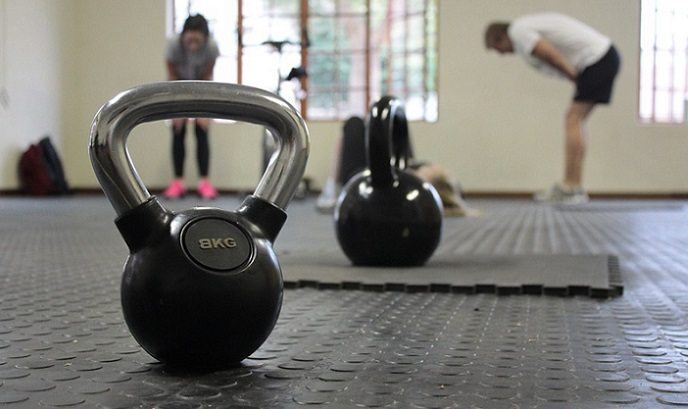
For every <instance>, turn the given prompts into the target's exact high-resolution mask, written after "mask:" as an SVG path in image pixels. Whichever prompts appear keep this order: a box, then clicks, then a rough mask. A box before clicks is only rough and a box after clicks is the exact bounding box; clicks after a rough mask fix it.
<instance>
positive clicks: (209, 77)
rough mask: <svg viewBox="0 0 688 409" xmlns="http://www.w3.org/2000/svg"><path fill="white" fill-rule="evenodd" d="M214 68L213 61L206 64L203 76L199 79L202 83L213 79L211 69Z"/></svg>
mask: <svg viewBox="0 0 688 409" xmlns="http://www.w3.org/2000/svg"><path fill="white" fill-rule="evenodd" d="M214 68H215V60H212V61H210V62H208V64H206V65H205V68H204V69H203V74H202V75H201V79H202V80H204V81H212V79H213V69H214Z"/></svg>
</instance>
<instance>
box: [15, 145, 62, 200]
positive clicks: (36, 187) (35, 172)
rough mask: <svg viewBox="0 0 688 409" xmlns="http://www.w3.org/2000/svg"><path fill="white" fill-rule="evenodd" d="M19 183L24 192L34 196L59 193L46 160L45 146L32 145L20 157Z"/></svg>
mask: <svg viewBox="0 0 688 409" xmlns="http://www.w3.org/2000/svg"><path fill="white" fill-rule="evenodd" d="M19 185H20V188H21V190H22V192H24V193H26V194H29V195H34V196H46V195H51V194H55V193H57V191H56V190H55V185H54V183H53V181H52V179H51V177H50V169H49V168H48V165H47V163H46V161H45V155H44V152H43V148H41V146H40V145H31V146H30V147H29V149H27V150H26V152H24V153H22V155H21V158H20V159H19Z"/></svg>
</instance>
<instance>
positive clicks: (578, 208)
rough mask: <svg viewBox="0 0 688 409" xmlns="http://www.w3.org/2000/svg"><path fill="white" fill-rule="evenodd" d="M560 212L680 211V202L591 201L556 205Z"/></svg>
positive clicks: (681, 206) (681, 208)
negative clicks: (572, 204)
mask: <svg viewBox="0 0 688 409" xmlns="http://www.w3.org/2000/svg"><path fill="white" fill-rule="evenodd" d="M555 208H556V209H557V210H558V211H560V212H680V211H683V205H682V204H676V203H651V202H649V203H648V202H640V203H633V202H630V203H628V202H620V203H619V202H605V203H597V202H591V203H586V204H580V205H574V206H571V205H556V206H555Z"/></svg>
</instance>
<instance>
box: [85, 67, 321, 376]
mask: <svg viewBox="0 0 688 409" xmlns="http://www.w3.org/2000/svg"><path fill="white" fill-rule="evenodd" d="M179 117H181V118H190V117H193V118H195V117H213V118H224V119H233V120H238V121H244V122H252V123H256V124H260V125H263V126H266V127H268V128H269V129H270V130H271V131H272V134H273V135H274V136H275V139H276V141H277V146H278V149H277V151H276V152H275V154H274V155H273V157H272V160H271V161H270V164H269V166H268V168H267V169H266V171H265V173H264V174H263V177H262V178H261V180H260V182H259V183H258V187H257V188H256V190H255V192H254V193H253V195H251V196H248V197H247V198H246V199H245V200H244V202H243V203H242V204H241V206H240V207H239V208H238V209H237V210H236V211H235V212H230V211H225V210H221V209H215V208H193V209H189V210H184V211H181V212H172V211H169V210H167V209H166V208H165V207H163V205H162V204H160V202H159V201H158V199H157V198H155V197H154V196H151V195H150V194H149V193H148V191H147V190H146V187H145V186H144V185H143V183H142V182H141V179H140V178H139V176H138V174H137V173H136V170H135V169H134V167H133V165H132V163H131V159H130V157H129V154H128V152H127V147H126V140H127V137H128V135H129V133H130V131H131V130H132V129H133V128H134V127H135V126H136V125H138V124H141V123H144V122H149V121H154V120H161V119H171V118H179ZM308 144H309V142H308V130H307V128H306V125H305V123H304V121H303V119H302V118H301V117H300V116H299V114H298V113H297V112H296V110H295V109H294V108H293V107H291V106H290V105H289V104H288V103H286V102H285V101H284V100H282V99H281V98H280V97H278V96H276V95H274V94H271V93H268V92H265V91H262V90H258V89H255V88H250V87H245V86H239V85H231V84H221V83H214V82H206V81H177V82H163V83H156V84H148V85H143V86H139V87H136V88H133V89H130V90H128V91H125V92H123V93H121V94H119V95H117V96H116V97H115V98H113V99H112V100H110V101H109V102H108V103H106V104H105V105H104V106H103V107H102V108H101V109H100V111H98V113H97V114H96V117H95V119H94V121H93V125H92V127H91V140H90V145H89V153H90V157H91V163H92V165H93V169H94V170H95V174H96V176H97V177H98V180H99V182H100V184H101V186H102V188H103V191H104V192H105V194H106V196H107V197H108V199H109V200H110V202H111V203H112V206H113V207H114V208H115V211H116V212H117V215H118V217H117V219H116V220H115V224H116V225H117V228H118V229H119V231H120V233H121V234H122V237H123V238H124V241H125V242H126V243H127V245H128V247H129V249H130V255H129V258H128V259H127V262H126V264H125V266H124V275H123V277H122V290H121V296H122V309H123V312H124V319H125V321H126V323H127V325H128V327H129V329H130V331H131V334H132V335H133V336H134V338H135V339H136V340H137V341H138V342H139V344H141V346H142V347H143V349H145V350H146V351H147V352H148V353H150V354H151V355H152V356H153V357H155V358H157V359H158V360H160V361H162V362H164V363H168V364H171V365H175V366H194V367H225V366H228V365H232V364H235V363H237V362H239V361H241V360H243V359H244V358H246V357H247V356H249V355H250V354H251V353H253V352H254V351H255V350H256V349H258V347H260V345H261V344H262V343H263V342H264V341H265V339H266V338H267V337H268V335H269V334H270V332H271V331H272V329H273V327H274V325H275V322H276V320H277V317H278V315H279V311H280V308H281V305H282V289H283V283H282V275H281V270H280V266H279V263H278V261H277V256H276V254H275V252H274V250H273V248H272V243H273V242H274V240H275V238H276V237H277V234H278V233H279V231H280V229H281V228H282V225H283V224H284V222H285V220H286V217H287V215H286V213H285V211H284V209H285V208H286V206H287V204H288V203H289V200H290V199H291V197H292V195H293V193H294V191H295V189H296V187H297V186H298V184H299V181H300V180H301V177H302V175H303V172H304V168H305V166H306V160H307V158H308ZM153 149H154V150H153ZM153 149H152V150H151V151H149V154H158V155H164V154H166V153H167V149H164V148H161V147H154V148H153Z"/></svg>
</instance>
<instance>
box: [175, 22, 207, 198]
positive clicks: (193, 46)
mask: <svg viewBox="0 0 688 409" xmlns="http://www.w3.org/2000/svg"><path fill="white" fill-rule="evenodd" d="M219 54H220V53H219V49H218V47H217V43H216V42H215V40H214V39H213V38H212V36H211V35H210V31H209V29H208V21H207V20H206V19H205V18H204V17H203V16H202V15H200V14H197V15H195V16H189V17H188V18H187V19H186V21H185V22H184V28H183V29H182V32H181V34H179V35H178V36H175V37H174V38H172V39H171V40H170V41H169V43H168V46H167V53H166V61H167V77H168V80H170V81H176V80H206V81H210V80H212V79H213V68H214V67H215V60H216V59H217V57H218V55H219ZM187 123H193V124H194V133H195V134H196V162H197V164H198V174H199V176H200V180H199V182H198V187H197V192H198V195H199V196H200V197H201V198H203V199H214V198H216V197H217V190H216V189H215V187H214V186H213V185H212V184H211V183H210V181H209V180H208V171H209V166H210V145H209V143H208V130H209V126H210V120H208V119H207V118H197V119H195V120H192V119H174V120H172V163H173V165H174V179H173V180H172V182H171V183H170V184H169V186H168V187H167V189H165V192H164V193H163V195H164V196H165V197H167V198H169V199H178V198H180V197H182V196H184V194H186V188H185V187H184V159H185V156H186V148H185V141H184V139H185V136H186V128H187Z"/></svg>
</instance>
